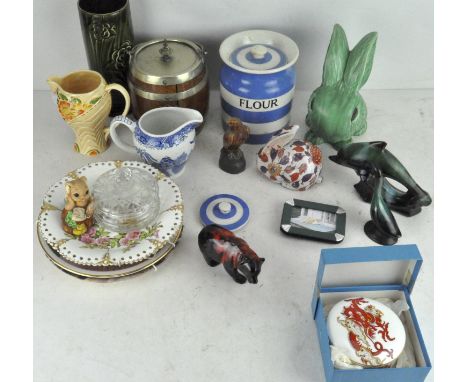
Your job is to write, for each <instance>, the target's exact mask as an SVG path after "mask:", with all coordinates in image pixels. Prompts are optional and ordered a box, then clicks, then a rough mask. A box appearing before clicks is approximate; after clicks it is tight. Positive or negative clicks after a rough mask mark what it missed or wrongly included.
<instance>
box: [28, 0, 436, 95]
mask: <svg viewBox="0 0 468 382" xmlns="http://www.w3.org/2000/svg"><path fill="white" fill-rule="evenodd" d="M130 8H131V12H132V20H133V28H134V32H135V38H136V41H137V42H142V41H147V40H150V39H154V38H163V37H181V38H187V39H190V40H196V41H199V42H201V43H202V44H204V45H205V47H206V49H207V50H208V65H209V70H210V73H211V80H212V81H211V86H212V87H213V88H217V87H218V80H217V78H218V71H219V66H220V58H219V54H218V48H219V45H220V43H221V41H222V40H223V39H224V38H226V37H227V36H229V35H231V34H232V33H235V32H239V31H242V30H246V29H255V28H260V29H270V30H275V31H277V32H281V33H284V34H286V35H287V36H289V37H291V38H292V39H293V40H294V41H296V43H297V44H298V46H299V49H300V57H299V61H298V64H297V74H298V77H297V88H298V89H300V90H313V89H314V88H315V87H317V86H318V84H319V83H320V81H321V75H322V65H323V59H324V56H325V52H326V49H327V46H328V42H329V40H330V36H331V32H332V29H333V25H334V24H335V23H339V24H341V25H342V26H343V28H344V29H345V31H346V34H347V36H348V40H349V45H350V47H353V46H354V45H355V44H356V43H357V42H358V41H359V40H360V39H361V38H362V37H363V36H364V35H365V34H366V33H368V32H372V31H377V32H378V33H379V37H378V41H377V50H376V54H375V62H374V69H373V72H372V74H371V76H370V79H369V81H368V84H367V85H366V88H367V89H398V88H404V89H408V88H432V87H433V68H434V65H433V53H434V49H433V37H434V36H433V31H434V27H433V16H434V13H433V4H432V1H430V0H411V1H408V0H392V1H376V0H353V1H347V0H329V1H324V0H255V1H252V0H229V1H226V0H218V1H207V0H199V1H193V0H158V1H155V0H132V1H130ZM83 68H87V61H86V55H85V49H84V44H83V40H82V36H81V28H80V20H79V15H78V9H77V1H76V0H39V1H35V2H34V89H47V84H46V79H47V77H49V76H50V75H63V74H66V73H68V72H70V71H72V70H77V69H83Z"/></svg>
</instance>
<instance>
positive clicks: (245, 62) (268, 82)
mask: <svg viewBox="0 0 468 382" xmlns="http://www.w3.org/2000/svg"><path fill="white" fill-rule="evenodd" d="M219 54H220V56H221V59H222V60H223V63H224V64H223V66H222V68H221V73H220V81H221V84H220V88H221V89H220V90H221V104H222V108H223V125H224V127H225V128H226V121H227V120H228V119H229V118H231V117H233V118H239V119H240V120H241V121H242V123H244V124H245V125H247V126H248V127H249V128H250V137H249V139H248V140H247V143H251V144H260V143H266V142H268V141H269V140H270V138H271V137H272V136H273V134H275V133H276V132H278V131H280V130H281V129H283V128H284V127H287V126H289V119H290V111H291V106H292V100H293V95H294V87H295V81H296V71H295V68H294V64H295V63H296V61H297V59H298V57H299V49H298V47H297V45H296V43H295V42H294V41H293V40H291V39H290V38H289V37H287V36H285V35H283V34H280V33H277V32H271V31H266V30H249V31H245V32H239V33H236V34H233V35H232V36H230V37H228V38H227V39H225V40H224V41H223V42H222V44H221V46H220V48H219Z"/></svg>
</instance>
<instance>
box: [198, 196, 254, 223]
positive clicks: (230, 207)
mask: <svg viewBox="0 0 468 382" xmlns="http://www.w3.org/2000/svg"><path fill="white" fill-rule="evenodd" d="M249 215H250V211H249V206H248V205H247V203H246V202H244V201H243V200H242V199H241V198H239V197H238V196H235V195H230V194H218V195H213V196H211V197H209V198H208V199H207V200H205V202H203V204H202V205H201V207H200V218H201V221H202V223H203V225H210V224H217V225H219V226H221V227H223V228H226V229H228V230H230V231H235V230H238V229H240V228H242V227H243V226H244V225H246V224H247V221H248V220H249Z"/></svg>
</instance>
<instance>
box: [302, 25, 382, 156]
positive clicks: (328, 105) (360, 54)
mask: <svg viewBox="0 0 468 382" xmlns="http://www.w3.org/2000/svg"><path fill="white" fill-rule="evenodd" d="M376 42H377V33H376V32H372V33H369V34H367V35H366V36H364V37H363V38H362V40H361V41H359V43H358V44H357V45H356V46H355V47H354V49H353V50H352V51H351V52H350V51H349V48H348V41H347V39H346V34H345V32H344V30H343V28H342V27H341V26H340V25H338V24H336V25H335V26H334V28H333V34H332V37H331V40H330V45H329V46H328V50H327V55H326V57H325V63H324V65H323V77H322V85H321V86H320V87H318V88H317V89H315V91H314V92H313V93H312V95H311V96H310V99H309V104H308V113H307V117H306V123H307V125H308V126H309V128H310V130H309V131H308V132H307V134H306V139H307V140H308V141H310V142H312V143H314V144H320V143H323V142H325V143H329V144H331V145H332V146H334V147H335V148H336V149H338V148H340V147H342V146H343V145H344V144H345V143H349V142H351V139H352V137H353V136H355V135H362V134H364V132H365V131H366V129H367V121H366V118H367V108H366V104H365V103H364V100H363V98H362V96H361V95H360V94H359V90H360V89H361V88H362V87H363V86H364V84H365V83H366V81H367V79H368V78H369V75H370V72H371V70H372V63H373V60H374V53H375V45H376Z"/></svg>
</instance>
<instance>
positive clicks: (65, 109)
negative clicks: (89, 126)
mask: <svg viewBox="0 0 468 382" xmlns="http://www.w3.org/2000/svg"><path fill="white" fill-rule="evenodd" d="M101 98H102V97H101V96H100V97H96V98H93V99H92V100H91V101H90V102H89V103H83V102H82V101H81V99H79V98H77V97H67V96H66V95H65V94H63V93H61V92H59V91H58V92H57V105H58V109H59V113H60V114H61V115H62V118H63V119H64V120H65V121H71V120H72V119H75V118H76V117H78V116H79V115H82V114H84V113H86V112H87V111H88V110H89V109H91V108H92V107H93V106H94V105H95V104H96V103H97V102H99V100H100V99H101Z"/></svg>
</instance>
